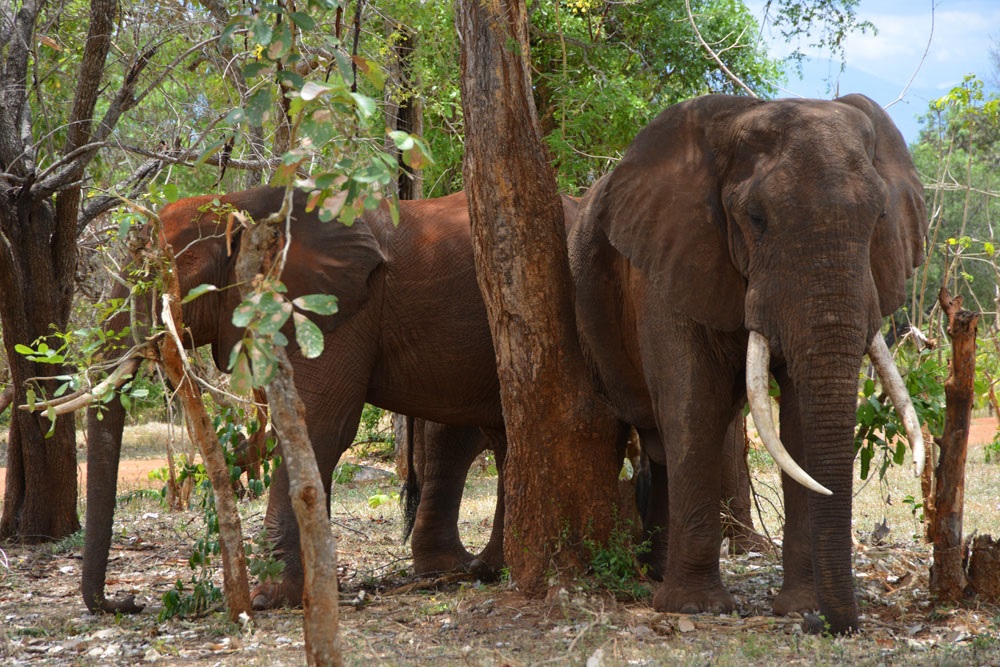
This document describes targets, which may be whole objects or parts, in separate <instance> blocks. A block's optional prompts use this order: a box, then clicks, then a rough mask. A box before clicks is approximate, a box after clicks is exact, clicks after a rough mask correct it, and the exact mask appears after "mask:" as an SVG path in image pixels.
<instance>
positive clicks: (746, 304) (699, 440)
mask: <svg viewBox="0 0 1000 667" xmlns="http://www.w3.org/2000/svg"><path fill="white" fill-rule="evenodd" d="M926 233H927V219H926V215H925V210H924V203H923V199H922V187H921V184H920V181H919V178H918V176H917V173H916V170H915V169H914V166H913V163H912V162H911V159H910V156H909V153H908V151H907V148H906V144H905V143H904V141H903V138H902V136H901V135H900V133H899V131H898V130H897V129H896V128H895V126H894V125H893V124H892V121H891V120H890V119H889V117H888V116H887V115H886V114H885V113H884V111H883V110H882V109H881V108H879V107H878V106H877V105H876V104H875V103H874V102H872V101H871V100H869V99H868V98H865V97H863V96H859V95H848V96H846V97H842V98H839V99H837V100H833V101H817V100H779V101H769V102H765V101H760V100H754V99H750V98H743V97H736V96H725V95H710V96H705V97H701V98H697V99H693V100H689V101H687V102H682V103H680V104H677V105H674V106H671V107H669V108H667V109H666V110H665V111H663V112H662V113H661V114H660V115H659V116H657V117H656V118H655V119H654V120H653V121H652V122H651V123H650V124H649V125H648V126H647V127H646V128H644V129H643V130H642V131H641V132H640V133H639V134H638V135H637V136H636V138H635V140H634V141H633V142H632V143H631V145H630V146H629V147H628V149H627V151H626V153H625V155H624V156H623V158H622V160H621V162H620V163H619V164H618V165H617V166H616V167H615V168H614V170H613V171H612V172H611V173H610V174H608V175H606V176H605V177H603V178H602V179H601V180H599V181H598V182H597V183H596V184H594V186H593V187H592V188H591V189H590V190H589V191H588V193H587V194H586V196H585V197H584V198H583V201H582V202H581V204H580V211H579V214H578V217H577V220H576V223H575V225H574V227H573V229H572V231H571V234H570V239H569V250H570V263H571V267H572V272H573V276H574V282H575V286H576V313H577V318H578V323H577V325H578V329H579V332H580V336H581V340H582V343H583V346H584V348H585V352H586V355H587V357H588V359H589V361H590V364H591V368H592V370H593V374H594V377H595V380H596V382H597V384H598V385H599V388H600V390H601V391H602V392H603V394H604V395H605V396H606V397H607V398H608V400H609V401H610V402H611V403H612V405H613V407H614V409H615V411H616V413H617V414H618V416H619V418H621V419H622V420H624V421H626V422H628V423H630V424H632V425H633V426H635V427H636V429H637V430H638V431H639V434H640V438H641V440H642V444H643V447H644V449H645V451H646V452H647V453H648V455H649V456H650V458H651V459H652V460H653V461H654V462H655V463H657V464H659V465H660V466H661V473H662V477H663V478H662V479H660V480H659V483H656V480H655V479H654V485H653V488H652V489H651V494H652V498H651V503H653V505H654V507H653V509H652V511H653V512H656V511H658V510H657V509H656V508H657V507H659V508H660V512H661V513H660V517H661V520H662V521H664V522H665V523H664V526H668V530H661V531H659V532H658V533H657V534H658V535H659V536H660V539H661V540H663V541H664V542H663V543H661V544H659V545H654V549H655V548H657V547H660V548H661V549H662V551H663V554H664V559H665V568H664V571H663V580H662V583H661V584H660V585H659V586H658V588H657V591H656V594H655V596H654V600H653V605H654V607H655V608H656V609H658V610H661V611H671V612H684V613H693V612H700V611H730V610H732V609H733V607H734V601H733V598H732V596H731V595H730V593H729V591H728V590H727V589H726V588H725V587H724V586H723V584H722V580H721V577H720V573H719V546H720V545H719V542H720V525H719V512H718V498H719V488H720V475H721V471H720V465H719V461H720V460H721V456H720V447H721V446H722V443H723V440H724V437H725V432H726V428H727V426H728V425H729V424H730V422H731V421H732V419H733V417H734V415H736V414H737V413H738V412H739V411H740V410H741V409H742V408H743V406H744V405H745V402H746V401H747V399H748V398H749V399H750V403H751V409H752V413H753V416H754V420H755V422H756V424H757V426H758V429H759V430H760V431H761V432H762V435H767V436H768V437H767V438H766V439H765V443H766V444H768V446H769V449H772V451H774V452H775V459H776V461H778V462H779V464H780V465H781V466H782V469H783V471H785V474H783V476H782V481H783V492H784V501H785V503H784V504H785V512H786V526H785V534H784V543H783V555H782V558H783V564H784V582H783V586H782V588H781V590H780V592H779V594H778V595H777V597H776V599H775V600H774V603H773V606H774V611H775V612H776V613H778V614H784V613H788V612H813V611H815V610H818V611H819V613H820V614H821V615H822V619H823V621H824V622H825V623H826V626H825V627H826V629H828V630H829V631H831V632H834V633H843V632H850V631H853V630H855V629H857V627H858V607H857V603H856V601H855V596H854V579H853V571H852V565H851V487H852V470H853V468H852V463H853V458H854V450H853V447H852V441H853V433H854V423H855V402H856V399H857V391H858V373H859V369H860V366H861V362H862V356H863V355H864V354H865V353H866V351H867V352H868V353H869V355H870V356H871V357H872V358H873V360H876V359H878V360H879V369H880V373H881V374H882V377H883V380H884V381H886V382H888V383H889V384H890V385H891V386H892V387H893V389H892V391H893V393H894V399H895V400H896V401H897V408H898V409H901V410H904V411H905V415H906V417H905V419H906V421H907V424H908V426H910V427H912V426H913V425H914V424H915V413H913V412H912V406H910V407H908V408H907V407H905V405H906V401H908V397H906V396H905V389H903V390H900V386H901V384H899V383H898V380H899V378H898V371H895V368H894V367H893V366H892V364H891V363H889V364H885V363H884V357H885V356H888V355H887V350H885V347H884V345H882V346H881V347H879V343H880V342H881V340H882V339H881V337H880V336H879V335H878V333H879V328H880V326H881V322H882V317H883V316H886V315H888V314H890V313H892V312H893V311H894V310H895V309H896V308H898V307H899V306H900V305H901V304H902V302H903V301H904V298H905V291H904V282H905V281H906V279H907V278H908V277H909V276H910V275H911V273H912V271H913V269H914V267H916V266H918V265H919V264H921V263H922V261H923V257H924V252H925V250H924V242H925V237H926ZM768 371H770V373H772V374H773V375H774V377H775V379H776V380H777V383H778V385H779V387H780V389H781V406H780V407H781V411H780V426H781V439H780V441H779V440H778V438H777V436H776V435H773V437H772V434H771V431H772V430H773V426H771V417H770V411H769V407H768V405H767V400H766V399H767V386H766V384H767V375H768ZM887 378H891V380H890V379H887ZM765 420H766V424H765ZM916 430H917V431H919V429H916ZM765 431H766V432H767V433H765ZM910 432H911V433H912V432H913V429H912V428H911V430H910ZM782 441H783V443H784V449H782V447H781V442H782ZM911 445H913V447H914V459H915V461H916V462H917V465H918V468H919V467H920V466H921V465H922V444H921V442H920V441H919V440H918V436H917V435H913V436H911ZM663 466H665V468H663ZM803 469H804V470H803ZM790 475H792V476H794V479H797V480H801V481H802V482H803V483H807V484H810V486H811V488H812V489H814V490H813V491H807V490H806V488H804V487H803V486H801V485H800V484H798V483H793V482H792V477H790ZM817 482H818V484H817ZM829 492H832V495H826V494H827V493H829ZM668 507H669V512H668V511H667V508H668ZM809 618H810V620H811V621H812V622H813V624H814V625H813V627H812V628H811V629H817V628H816V627H815V622H816V621H815V619H816V617H815V616H810V617H809Z"/></svg>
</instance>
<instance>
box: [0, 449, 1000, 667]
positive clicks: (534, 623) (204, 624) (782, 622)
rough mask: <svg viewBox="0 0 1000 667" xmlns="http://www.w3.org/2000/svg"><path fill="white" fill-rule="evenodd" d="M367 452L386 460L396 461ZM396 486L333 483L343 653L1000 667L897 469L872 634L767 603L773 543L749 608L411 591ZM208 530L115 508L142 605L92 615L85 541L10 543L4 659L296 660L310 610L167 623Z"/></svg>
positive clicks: (985, 493)
mask: <svg viewBox="0 0 1000 667" xmlns="http://www.w3.org/2000/svg"><path fill="white" fill-rule="evenodd" d="M160 437H162V436H160V435H157V434H155V433H153V434H149V433H147V434H145V435H143V434H137V433H134V432H132V433H130V440H129V444H128V445H127V450H128V451H129V452H131V453H136V452H138V453H139V454H140V455H141V456H143V457H147V456H148V455H149V453H150V451H149V449H143V447H146V446H148V444H147V445H142V444H140V442H146V443H150V442H155V441H157V440H158V439H159V438H160ZM133 439H134V442H133ZM760 458H764V457H760ZM757 459H758V457H756V456H755V457H754V461H755V463H754V466H753V467H754V470H753V477H754V480H755V486H756V488H757V491H758V493H759V494H760V495H761V496H762V499H763V501H762V507H763V508H764V509H765V513H764V515H763V524H764V525H765V526H766V527H767V529H768V531H769V532H770V533H771V535H772V536H773V537H776V538H780V517H779V516H778V514H777V512H775V511H774V507H775V506H776V505H777V503H776V502H775V500H776V498H777V497H778V496H777V494H776V492H775V489H777V486H776V481H777V476H776V475H775V474H774V472H773V470H772V469H771V466H770V465H769V464H767V463H764V462H760V461H758V460H757ZM363 462H364V463H365V464H367V465H371V466H376V467H380V468H383V469H386V470H389V469H390V468H391V464H390V463H387V462H384V461H363ZM997 470H1000V468H996V467H995V466H991V465H987V464H985V463H983V457H982V455H981V450H979V449H974V451H973V452H972V453H971V454H970V457H969V467H968V471H967V472H968V486H967V502H966V508H967V509H966V524H965V525H966V527H967V532H970V531H971V530H972V529H975V530H978V531H979V532H991V533H993V534H994V535H996V534H1000V525H998V519H997V512H996V508H997V504H998V503H1000V482H998V479H997V478H998V476H997V475H996V471H997ZM495 484H496V478H495V477H491V476H488V475H485V474H483V473H482V471H478V472H477V474H476V475H475V476H474V477H473V478H471V479H470V481H469V482H468V484H467V488H466V501H465V503H464V505H463V511H462V519H461V531H462V535H463V539H465V540H466V542H467V544H469V545H470V546H471V547H472V548H478V547H481V546H482V545H483V544H484V543H485V541H486V539H487V537H488V532H489V522H490V520H491V518H492V513H493V492H494V488H495ZM396 491H397V487H396V483H395V480H394V479H392V478H391V477H381V478H379V479H378V480H376V481H374V482H366V483H360V482H354V483H348V484H341V485H338V486H337V487H336V488H335V490H334V500H333V504H332V519H333V524H334V528H335V530H336V531H337V534H338V549H339V560H340V571H341V578H340V581H341V589H342V593H341V595H342V598H341V600H342V604H341V633H342V639H343V643H344V647H345V659H346V663H347V664H349V665H365V666H370V665H427V664H433V663H437V664H441V665H511V666H516V665H544V664H554V665H584V664H588V665H591V664H593V665H605V666H611V665H663V664H671V665H674V664H676V665H706V664H712V665H772V664H775V663H778V662H781V663H788V664H810V665H812V664H818V665H828V664H830V665H832V664H844V663H848V664H872V665H875V664H878V665H883V664H906V665H911V664H926V665H946V664H956V665H957V664H961V665H985V664H1000V638H998V629H1000V617H998V613H1000V610H997V609H994V608H988V607H975V606H973V607H968V608H957V609H952V608H942V607H939V606H937V605H935V604H933V603H932V602H931V601H930V600H928V598H927V568H928V564H929V560H930V551H929V548H928V547H927V546H925V545H924V544H922V542H921V541H920V539H919V533H920V530H921V529H920V525H919V523H918V522H917V520H916V519H915V518H914V516H913V512H912V508H911V507H910V506H908V505H907V504H905V503H904V502H903V498H904V497H905V496H906V495H908V494H910V495H914V496H919V492H918V491H919V487H918V485H917V482H916V480H915V479H913V478H912V476H911V475H909V474H904V473H903V472H902V471H893V474H892V477H891V478H890V480H889V481H888V482H885V483H880V482H877V481H874V480H873V481H872V482H870V483H868V484H867V485H864V486H863V487H861V488H860V489H859V490H858V493H857V496H856V498H855V511H854V516H855V533H856V535H857V539H858V546H857V548H856V551H855V554H856V556H855V562H856V567H857V573H858V591H859V598H860V601H861V605H862V612H863V615H864V619H863V622H862V625H863V630H864V631H863V633H862V634H861V635H860V636H857V637H851V638H837V639H833V638H826V637H815V636H808V635H804V634H802V632H801V629H800V627H799V625H798V623H797V621H796V620H795V619H785V618H776V617H774V616H772V615H770V608H769V604H770V598H771V596H772V595H773V593H774V590H775V589H776V587H778V586H780V568H779V567H778V562H777V561H776V559H775V558H774V557H773V555H771V554H751V555H747V556H725V557H724V558H723V572H724V574H723V576H724V579H725V581H726V583H727V585H729V586H730V587H731V589H732V590H733V592H734V595H735V597H736V599H737V604H738V607H739V613H738V614H737V615H734V616H731V617H712V616H698V617H681V616H678V615H670V614H658V613H655V612H654V611H653V610H652V609H651V608H650V606H649V602H648V599H647V600H644V601H639V602H621V601H617V600H615V599H614V598H612V597H611V596H609V595H608V594H607V593H606V592H604V591H602V590H600V589H599V588H598V587H597V586H596V585H595V584H594V583H593V581H591V580H589V579H581V580H580V581H579V582H578V584H577V585H575V586H573V587H571V588H568V589H560V590H555V591H553V592H552V594H551V595H550V596H549V599H548V600H530V599H525V598H524V597H523V596H521V595H520V594H519V593H518V592H517V591H516V590H513V589H511V588H510V586H509V585H508V584H505V583H497V584H483V583H480V582H476V581H456V580H454V579H449V580H445V581H441V582H436V583H435V582H425V583H426V586H425V587H424V588H423V589H420V588H417V587H416V586H414V583H415V580H414V579H413V578H412V577H411V576H410V573H409V569H408V568H409V560H408V547H407V546H405V545H403V544H401V543H400V539H399V537H400V531H401V521H400V517H399V514H398V509H397V507H396V505H395V503H391V502H390V503H384V504H382V505H379V506H378V507H374V508H373V507H371V506H370V505H369V499H370V498H372V497H373V496H376V495H391V494H393V493H394V492H396ZM263 510H264V503H263V501H254V502H249V503H242V504H241V513H242V516H243V519H244V525H245V530H246V532H247V534H248V535H250V534H254V533H255V532H256V531H258V530H259V529H260V526H261V522H262V519H263ZM883 518H885V521H886V524H887V525H888V527H889V529H890V532H889V534H888V536H886V537H884V538H883V539H882V540H881V542H879V543H876V542H875V541H874V540H873V538H872V531H873V529H874V527H875V525H876V523H881V522H882V520H883ZM758 521H759V519H758ZM200 531H201V519H200V516H199V513H198V512H195V511H191V512H180V513H170V512H167V511H166V510H165V509H164V508H163V507H161V506H160V505H158V504H156V503H155V502H152V501H150V500H144V499H139V500H136V501H134V502H132V503H130V504H128V505H126V506H124V507H121V508H120V509H119V511H118V514H117V515H116V523H115V537H114V550H113V553H112V562H111V564H110V568H109V582H108V587H109V590H110V591H112V592H135V593H137V594H138V595H139V597H140V598H142V599H143V600H144V601H145V602H146V603H147V604H148V608H147V611H146V612H144V613H143V614H140V615H139V616H137V617H124V618H101V617H93V616H91V615H89V614H88V613H87V612H86V610H85V608H84V607H83V605H82V602H81V601H80V599H79V594H78V586H79V568H80V563H81V561H80V557H79V553H80V544H79V540H78V539H72V540H68V541H66V542H65V543H63V544H61V545H57V546H55V547H53V546H51V545H49V546H44V547H13V548H10V547H8V548H7V549H6V556H7V558H8V561H9V567H7V568H3V567H0V618H2V620H3V623H2V624H0V660H2V661H3V662H4V664H7V665H20V664H28V663H29V662H30V663H32V664H35V663H38V662H44V663H46V664H65V665H70V664H72V665H91V664H92V665H107V664H114V665H125V664H130V665H131V664H134V663H137V662H144V661H153V660H155V661H157V662H160V663H161V664H185V665H189V664H204V665H209V664H211V665H280V664H302V663H303V662H304V661H303V656H302V633H301V612H300V611H289V610H284V611H275V612H270V613H266V614H259V615H258V616H257V617H256V618H255V619H254V621H253V622H252V623H250V624H249V625H247V626H245V627H236V626H233V625H231V624H229V623H228V622H227V621H226V620H225V618H224V616H223V615H222V614H220V613H215V614H211V615H209V616H208V617H206V618H202V619H193V620H169V621H165V622H163V623H160V622H157V621H156V613H157V611H158V609H159V608H160V606H161V603H160V601H159V599H160V596H161V595H162V594H163V593H164V592H165V591H166V590H168V589H169V588H170V587H171V586H172V585H173V583H174V581H175V580H176V579H177V578H182V579H187V578H188V577H189V576H190V571H189V570H188V567H187V563H186V558H187V555H188V553H189V552H190V548H191V547H190V545H191V544H192V542H193V540H194V539H195V537H196V536H197V535H199V534H200ZM915 536H916V537H915ZM0 563H2V559H0Z"/></svg>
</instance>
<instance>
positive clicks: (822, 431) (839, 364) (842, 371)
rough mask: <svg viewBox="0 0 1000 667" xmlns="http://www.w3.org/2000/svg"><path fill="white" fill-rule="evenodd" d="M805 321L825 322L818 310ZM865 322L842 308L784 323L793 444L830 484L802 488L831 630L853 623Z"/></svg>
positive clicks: (817, 584)
mask: <svg viewBox="0 0 1000 667" xmlns="http://www.w3.org/2000/svg"><path fill="white" fill-rule="evenodd" d="M810 315H811V317H810V319H809V321H812V322H824V319H823V317H821V315H820V314H819V313H817V312H814V313H810ZM870 327H871V325H870V324H869V323H868V322H867V320H865V319H862V318H856V317H855V318H853V319H852V318H850V317H849V316H848V314H847V313H839V314H837V319H834V316H833V315H830V314H827V319H826V320H825V326H823V327H821V328H819V329H811V330H805V331H804V330H802V329H800V328H796V327H794V326H789V327H784V331H783V332H782V333H783V334H785V335H784V336H783V337H782V346H783V350H784V352H785V361H786V366H787V373H788V378H789V379H790V380H791V382H792V385H793V387H794V391H793V394H794V395H797V397H798V401H797V405H794V406H783V407H785V408H786V409H788V408H797V410H798V414H799V420H798V422H799V425H800V429H801V433H800V438H801V440H800V442H799V443H798V444H799V448H798V451H799V452H801V461H802V463H803V465H804V467H805V469H806V470H808V471H809V473H810V474H811V475H812V476H813V477H814V478H815V479H816V480H817V481H818V482H819V483H821V484H823V485H824V486H825V487H826V488H828V489H829V490H830V491H832V495H829V496H824V495H820V494H817V493H807V494H806V496H807V499H808V500H807V507H808V517H809V533H810V538H811V554H812V571H813V578H814V585H815V590H816V595H817V601H818V603H819V609H820V613H821V614H822V617H823V621H824V626H823V627H821V628H815V629H820V630H826V631H829V632H832V633H835V634H841V633H846V632H853V631H856V630H857V629H858V606H857V601H856V599H855V595H854V572H853V567H852V559H851V553H852V547H851V544H852V540H851V509H852V507H851V505H852V486H853V477H854V447H853V442H854V430H855V424H856V412H857V410H856V405H857V395H858V374H859V371H860V368H861V359H862V356H863V355H864V353H865V350H866V349H867V347H868V342H869V341H870V340H871V337H870V333H869V331H870Z"/></svg>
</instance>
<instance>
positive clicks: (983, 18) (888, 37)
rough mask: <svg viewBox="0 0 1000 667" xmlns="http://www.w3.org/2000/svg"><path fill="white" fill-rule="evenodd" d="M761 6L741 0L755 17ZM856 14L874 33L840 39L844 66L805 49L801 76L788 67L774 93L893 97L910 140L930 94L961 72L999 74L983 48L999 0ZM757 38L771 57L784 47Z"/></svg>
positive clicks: (885, 100) (999, 22)
mask: <svg viewBox="0 0 1000 667" xmlns="http://www.w3.org/2000/svg"><path fill="white" fill-rule="evenodd" d="M765 4H766V0H747V1H746V5H747V6H748V7H749V8H750V10H751V12H753V14H754V15H755V16H756V17H757V20H758V21H760V22H763V21H762V18H763V16H764V10H763V8H764V6H765ZM857 14H858V17H859V18H860V19H862V20H867V21H870V22H872V23H873V24H875V27H876V28H878V34H877V35H871V34H867V35H861V34H855V35H852V36H851V37H849V38H848V41H847V44H846V46H845V59H846V69H845V71H844V72H840V63H839V61H838V62H831V61H830V59H829V54H828V53H820V52H809V51H806V54H807V55H808V56H810V58H809V60H808V62H807V63H806V64H805V65H804V66H803V76H802V78H801V79H800V78H799V77H798V75H796V74H795V73H794V72H790V73H789V75H788V81H787V82H786V83H785V84H784V85H783V87H782V93H781V96H782V97H820V98H830V97H833V96H834V95H835V94H836V92H837V91H838V90H839V94H841V95H844V94H847V93H864V94H865V95H868V96H869V97H871V98H872V99H874V100H875V101H876V102H878V103H879V104H881V105H882V106H886V105H888V104H891V103H893V102H894V101H895V104H892V106H890V107H889V108H888V111H889V114H890V115H891V116H892V117H893V120H894V121H895V122H896V125H897V126H899V128H900V130H901V131H902V132H903V136H904V137H906V140H907V141H908V142H913V141H916V139H917V136H918V133H919V129H920V126H919V123H918V121H917V118H919V117H920V116H923V114H924V113H925V112H926V111H927V107H928V103H929V102H930V100H933V99H937V98H938V97H940V96H942V95H944V94H945V93H947V92H948V91H949V90H951V88H952V87H954V86H956V85H958V84H960V83H961V82H962V79H963V77H964V76H965V75H966V74H976V75H977V76H979V78H981V79H983V80H985V81H988V80H989V79H990V78H991V77H993V78H996V77H997V76H1000V75H998V74H997V73H995V72H994V71H993V65H992V62H991V59H990V54H989V51H990V48H991V47H992V48H1000V0H860V2H859V7H858V10H857ZM761 37H762V38H763V39H764V40H766V41H767V42H768V44H769V47H770V51H771V53H772V55H775V56H778V57H781V56H784V55H786V54H787V53H788V52H790V51H791V50H792V47H791V46H789V45H786V44H783V43H781V42H780V36H779V35H777V34H772V32H771V31H770V30H768V29H767V27H765V29H764V31H763V33H762V35H761ZM925 50H926V51H927V55H926V56H924V51H925ZM921 60H922V62H921ZM911 78H913V82H912V83H911V84H910V86H909V88H908V89H907V88H906V86H907V82H908V81H910V79H911ZM838 86H839V87H838ZM904 90H905V91H906V92H904ZM900 95H902V96H903V97H902V99H901V100H899V101H896V100H897V98H899V97H900Z"/></svg>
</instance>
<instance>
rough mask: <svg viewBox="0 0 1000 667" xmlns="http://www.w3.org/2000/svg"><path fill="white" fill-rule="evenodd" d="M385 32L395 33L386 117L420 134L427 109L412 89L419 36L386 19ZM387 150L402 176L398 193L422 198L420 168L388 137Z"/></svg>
mask: <svg viewBox="0 0 1000 667" xmlns="http://www.w3.org/2000/svg"><path fill="white" fill-rule="evenodd" d="M386 33H387V34H389V35H391V36H394V38H393V41H392V42H391V49H392V53H391V56H390V58H389V66H388V70H389V80H388V81H387V82H386V86H385V119H386V126H387V127H388V129H390V130H400V131H402V132H409V133H410V134H415V135H417V136H420V135H422V134H423V133H424V110H423V105H422V104H421V102H420V98H419V97H418V96H417V95H416V94H415V93H414V90H413V76H414V74H413V62H412V60H413V50H414V48H415V41H416V36H415V35H414V34H413V33H412V32H411V31H410V30H409V29H408V28H407V27H406V26H404V25H400V24H397V23H395V22H394V21H391V20H387V21H386ZM385 151H386V152H387V153H388V154H389V155H393V156H395V157H396V160H397V161H398V163H399V169H400V172H399V177H398V178H397V179H396V194H397V195H398V196H399V198H400V199H423V196H424V178H423V173H422V172H421V171H420V170H419V169H416V170H415V169H411V168H410V167H409V165H407V164H406V163H405V162H404V161H403V159H402V155H401V153H400V150H399V149H398V148H396V145H395V144H394V143H393V141H392V140H391V139H389V138H387V139H386V142H385Z"/></svg>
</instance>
